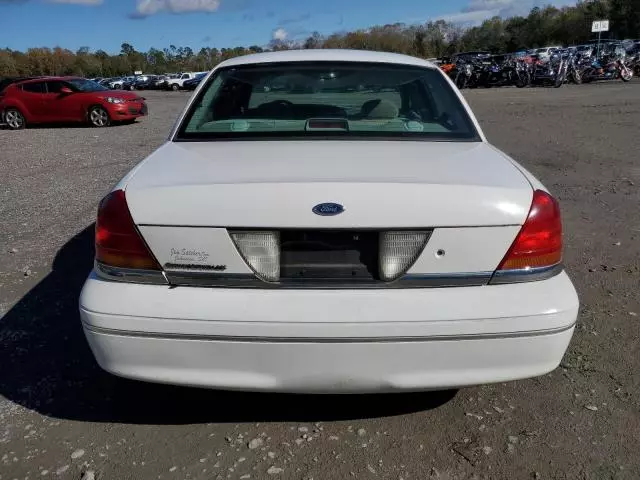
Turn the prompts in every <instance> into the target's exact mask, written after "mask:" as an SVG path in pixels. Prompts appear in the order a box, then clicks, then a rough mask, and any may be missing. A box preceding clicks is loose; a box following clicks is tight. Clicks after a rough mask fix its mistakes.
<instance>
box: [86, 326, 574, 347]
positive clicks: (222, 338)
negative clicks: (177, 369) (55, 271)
mask: <svg viewBox="0 0 640 480" xmlns="http://www.w3.org/2000/svg"><path fill="white" fill-rule="evenodd" d="M82 325H83V327H84V328H85V329H87V330H88V331H90V332H94V333H98V334H103V335H116V336H125V337H139V338H154V339H159V340H200V341H214V342H256V343H396V342H397V343H409V342H433V341H452V340H489V339H502V338H525V337H540V336H545V335H553V334H556V333H562V332H566V331H567V330H571V329H572V328H574V327H575V325H576V323H575V322H574V323H572V324H571V325H567V326H565V327H557V328H549V329H545V330H530V331H524V332H504V333H473V334H468V335H432V336H429V337H311V338H310V337H257V336H233V335H197V334H185V333H154V332H139V331H132V332H130V331H126V330H115V329H112V328H102V327H95V326H92V325H88V324H87V323H86V322H84V321H83V322H82Z"/></svg>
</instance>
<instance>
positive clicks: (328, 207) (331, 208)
mask: <svg viewBox="0 0 640 480" xmlns="http://www.w3.org/2000/svg"><path fill="white" fill-rule="evenodd" d="M312 211H313V213H315V214H316V215H321V216H323V217H330V216H333V215H340V214H341V213H342V212H344V207H343V206H342V205H340V204H339V203H319V204H318V205H316V206H315V207H313V210H312Z"/></svg>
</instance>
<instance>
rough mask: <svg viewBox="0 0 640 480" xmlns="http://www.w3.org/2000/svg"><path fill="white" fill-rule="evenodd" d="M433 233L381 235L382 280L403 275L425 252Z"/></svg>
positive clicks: (389, 233)
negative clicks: (423, 251)
mask: <svg viewBox="0 0 640 480" xmlns="http://www.w3.org/2000/svg"><path fill="white" fill-rule="evenodd" d="M430 236H431V232H402V231H399V232H383V233H381V234H380V253H379V255H380V259H379V264H380V279H381V280H383V281H385V282H390V281H392V280H396V279H397V278H399V277H400V276H401V275H403V274H404V273H405V272H406V271H407V270H409V268H411V265H413V264H414V262H415V261H416V260H417V258H418V257H419V256H420V254H421V253H422V250H424V246H425V245H426V244H427V240H429V237H430Z"/></svg>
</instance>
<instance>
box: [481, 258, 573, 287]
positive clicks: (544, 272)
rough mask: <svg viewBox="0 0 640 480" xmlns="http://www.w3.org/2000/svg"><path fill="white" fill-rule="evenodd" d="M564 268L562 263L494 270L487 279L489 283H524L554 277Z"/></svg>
mask: <svg viewBox="0 0 640 480" xmlns="http://www.w3.org/2000/svg"><path fill="white" fill-rule="evenodd" d="M563 270H564V265H563V264H562V263H557V264H555V265H551V266H550V267H539V268H528V269H522V270H496V272H495V273H494V274H493V277H492V278H491V280H490V281H489V284H490V285H503V284H505V283H524V282H536V281H540V280H547V279H548V278H551V277H555V276H556V275H558V274H559V273H560V272H562V271H563Z"/></svg>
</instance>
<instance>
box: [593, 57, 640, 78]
mask: <svg viewBox="0 0 640 480" xmlns="http://www.w3.org/2000/svg"><path fill="white" fill-rule="evenodd" d="M618 78H619V79H621V80H622V81H623V82H628V81H629V80H631V79H632V78H633V70H632V69H631V68H629V67H628V66H627V65H626V63H625V61H624V59H622V58H609V59H606V58H603V59H602V61H601V60H599V59H597V58H596V59H592V60H591V62H590V63H588V64H587V65H586V66H585V68H584V69H583V70H582V82H583V83H590V82H594V81H599V80H617V79H618Z"/></svg>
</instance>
